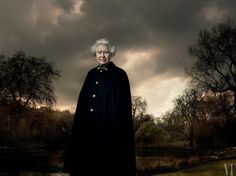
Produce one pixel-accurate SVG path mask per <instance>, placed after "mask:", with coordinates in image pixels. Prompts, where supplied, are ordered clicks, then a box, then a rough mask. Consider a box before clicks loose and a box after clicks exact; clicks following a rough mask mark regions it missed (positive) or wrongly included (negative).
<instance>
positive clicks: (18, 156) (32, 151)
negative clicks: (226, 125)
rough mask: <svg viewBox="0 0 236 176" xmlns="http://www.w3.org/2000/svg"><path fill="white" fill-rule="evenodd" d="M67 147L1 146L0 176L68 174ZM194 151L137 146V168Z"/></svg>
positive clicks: (55, 175) (187, 154) (186, 155)
mask: <svg viewBox="0 0 236 176" xmlns="http://www.w3.org/2000/svg"><path fill="white" fill-rule="evenodd" d="M65 152H66V149H65V148H54V147H36V148H35V147H32V148H20V149H19V148H18V149H17V150H16V149H14V148H10V147H6V148H3V147H2V148H1V147H0V156H1V157H0V176H2V175H10V174H11V175H18V176H19V175H20V176H68V174H65V173H62V172H61V170H62V168H63V164H64V162H63V161H64V160H63V159H64V154H65ZM192 153H193V151H192V150H183V149H170V148H169V149H167V148H165V149H161V148H137V149H136V156H137V157H136V158H137V167H138V168H137V169H140V168H142V167H143V165H144V164H147V163H154V162H157V161H163V160H165V159H166V158H168V159H169V158H183V157H188V156H190V155H191V154H192Z"/></svg>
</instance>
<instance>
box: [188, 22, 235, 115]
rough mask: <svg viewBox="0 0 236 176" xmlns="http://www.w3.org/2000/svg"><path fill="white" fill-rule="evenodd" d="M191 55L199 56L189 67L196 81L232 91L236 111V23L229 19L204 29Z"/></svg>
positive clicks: (208, 88) (189, 72) (215, 89)
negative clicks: (209, 28)
mask: <svg viewBox="0 0 236 176" xmlns="http://www.w3.org/2000/svg"><path fill="white" fill-rule="evenodd" d="M189 54H190V55H191V56H193V58H196V60H195V62H194V64H193V66H192V68H191V69H189V70H187V74H188V75H190V76H191V78H192V79H193V82H194V83H196V84H197V85H198V86H200V87H201V88H203V89H204V90H211V91H212V92H214V93H216V92H218V93H223V92H228V91H230V92H232V94H233V97H234V100H233V102H232V105H233V107H234V111H236V25H235V24H233V22H231V21H230V20H228V21H227V22H225V23H220V24H218V25H215V26H213V27H212V29H211V30H205V29H204V30H201V31H200V32H199V35H198V39H197V42H196V43H195V44H194V45H192V46H191V47H190V48H189Z"/></svg>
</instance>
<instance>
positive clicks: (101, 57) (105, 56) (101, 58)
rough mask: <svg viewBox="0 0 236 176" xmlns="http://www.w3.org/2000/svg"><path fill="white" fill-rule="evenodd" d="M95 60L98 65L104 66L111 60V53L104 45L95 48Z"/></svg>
mask: <svg viewBox="0 0 236 176" xmlns="http://www.w3.org/2000/svg"><path fill="white" fill-rule="evenodd" d="M96 59H97V61H98V63H99V64H106V63H108V62H110V60H111V53H110V52H109V49H108V47H107V46H106V45H98V46H97V48H96Z"/></svg>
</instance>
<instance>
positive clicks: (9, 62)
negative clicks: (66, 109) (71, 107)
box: [0, 52, 60, 118]
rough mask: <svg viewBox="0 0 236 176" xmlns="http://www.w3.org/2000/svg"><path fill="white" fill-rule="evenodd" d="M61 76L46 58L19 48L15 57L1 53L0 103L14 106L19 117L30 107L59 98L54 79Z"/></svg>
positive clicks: (52, 101)
mask: <svg viewBox="0 0 236 176" xmlns="http://www.w3.org/2000/svg"><path fill="white" fill-rule="evenodd" d="M59 76H60V73H59V71H58V70H56V69H55V66H54V64H53V63H51V62H46V58H36V57H33V56H28V55H26V54H25V53H24V52H17V53H16V54H14V55H13V56H12V57H6V56H3V55H2V56H1V57H0V103H1V104H8V105H11V106H12V107H13V108H14V112H15V114H16V115H17V117H18V118H21V116H22V112H23V110H24V109H25V108H27V107H32V106H36V105H41V104H45V105H46V106H51V105H53V103H54V102H55V101H56V98H55V95H54V88H53V80H54V79H55V78H57V77H59Z"/></svg>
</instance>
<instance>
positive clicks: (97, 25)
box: [0, 0, 236, 116]
mask: <svg viewBox="0 0 236 176" xmlns="http://www.w3.org/2000/svg"><path fill="white" fill-rule="evenodd" d="M235 7H236V2H235V1H234V0H198V1H195V0H130V1H127V0H43V1H38V0H1V1H0V49H1V52H2V53H4V54H5V55H12V54H13V53H15V52H16V51H19V50H23V51H24V52H26V53H27V54H29V55H33V56H45V57H47V58H48V60H49V61H53V62H55V64H56V67H57V68H58V69H59V70H60V71H61V74H62V77H61V79H59V80H57V81H56V83H55V88H56V95H57V100H58V103H57V107H64V108H68V107H73V106H75V105H76V101H77V97H78V94H79V91H80V89H81V86H82V83H83V81H84V77H85V76H86V73H87V71H88V69H90V68H92V67H95V66H96V62H95V60H94V59H93V58H92V57H91V56H90V54H89V49H90V46H91V45H92V44H93V42H94V41H95V40H97V39H98V38H101V37H107V38H109V39H111V41H112V42H113V43H114V44H115V45H116V47H117V54H116V56H115V57H114V58H113V60H114V62H115V63H116V64H117V65H118V66H121V67H122V68H124V69H125V70H126V71H127V73H128V75H129V78H130V83H131V88H132V94H133V95H139V96H142V97H143V98H144V99H146V100H147V103H148V113H153V114H154V115H156V116H157V115H160V114H161V113H164V112H165V111H167V110H168V109H170V108H171V106H172V101H173V99H174V98H175V97H176V96H178V95H179V94H181V92H182V91H183V89H184V88H186V86H187V82H188V78H187V77H186V75H185V74H184V67H187V66H188V65H189V64H190V63H191V61H192V59H191V58H190V56H188V53H187V49H188V46H189V45H191V44H193V43H194V42H195V41H196V38H197V34H198V32H199V30H201V29H204V28H210V27H211V26H213V25H214V24H217V23H219V22H222V21H225V20H226V19H228V18H231V19H232V20H233V21H234V22H235V21H236V13H235Z"/></svg>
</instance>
